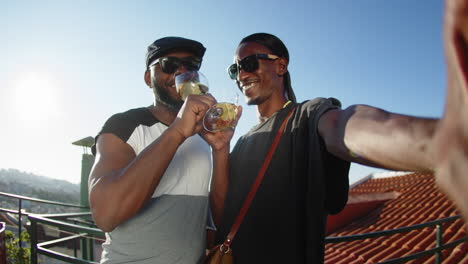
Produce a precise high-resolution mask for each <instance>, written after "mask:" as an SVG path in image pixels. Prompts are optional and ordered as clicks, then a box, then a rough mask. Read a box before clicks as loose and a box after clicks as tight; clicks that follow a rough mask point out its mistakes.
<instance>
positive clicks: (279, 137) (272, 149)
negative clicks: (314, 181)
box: [223, 107, 295, 250]
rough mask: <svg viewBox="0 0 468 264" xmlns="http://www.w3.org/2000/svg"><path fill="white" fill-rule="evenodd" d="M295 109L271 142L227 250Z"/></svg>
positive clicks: (232, 232) (229, 235) (227, 238)
mask: <svg viewBox="0 0 468 264" xmlns="http://www.w3.org/2000/svg"><path fill="white" fill-rule="evenodd" d="M294 109H295V107H293V108H292V109H291V111H290V112H289V114H288V115H287V116H286V118H285V119H284V121H283V123H282V124H281V127H280V128H279V129H278V132H277V133H276V136H275V139H274V140H273V143H272V144H271V147H270V150H269V151H268V154H267V155H266V158H265V161H264V162H263V165H262V167H261V168H260V171H259V172H258V175H257V179H255V182H254V183H253V185H252V187H251V188H250V191H249V194H248V195H247V198H246V199H245V201H244V204H243V205H242V208H241V210H240V212H239V214H238V215H237V217H236V220H235V221H234V224H233V225H232V227H231V230H230V231H229V234H228V235H227V237H226V240H225V241H224V243H223V245H224V246H225V247H226V248H225V250H226V249H228V248H229V246H230V245H231V243H232V240H233V239H234V236H235V235H236V233H237V230H238V229H239V226H240V224H241V223H242V220H244V216H245V214H246V213H247V210H248V209H249V207H250V204H251V203H252V200H253V198H254V197H255V194H256V193H257V189H258V187H259V186H260V183H261V182H262V179H263V176H264V175H265V172H266V170H267V168H268V165H269V164H270V161H271V158H272V157H273V154H274V153H275V149H276V147H277V146H278V142H279V141H280V139H281V135H282V134H283V131H284V129H285V127H286V123H287V122H288V120H289V118H290V117H291V115H292V113H293V112H294Z"/></svg>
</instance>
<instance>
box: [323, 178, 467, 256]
mask: <svg viewBox="0 0 468 264" xmlns="http://www.w3.org/2000/svg"><path fill="white" fill-rule="evenodd" d="M458 214H459V213H458V212H457V210H456V208H455V206H454V204H453V203H452V202H451V201H450V200H449V199H448V198H447V197H446V196H445V195H444V194H443V193H441V192H440V191H439V189H438V188H437V187H436V185H435V179H434V177H433V175H432V174H428V173H407V174H404V175H401V174H400V175H398V176H392V177H382V176H379V177H369V178H368V179H367V180H365V181H361V182H360V183H358V184H356V185H354V186H352V187H351V189H350V193H349V201H348V204H347V205H346V207H345V209H344V210H343V211H342V212H340V213H339V214H337V215H334V216H330V217H329V223H328V227H327V228H328V235H327V236H329V237H337V236H349V235H356V234H363V233H371V232H377V231H383V230H390V229H396V228H401V227H407V226H412V225H416V224H421V223H425V222H429V221H432V220H437V219H441V218H445V217H449V216H455V215H458ZM442 228H443V242H444V243H448V242H452V241H455V240H458V239H461V238H463V237H464V236H466V235H467V233H466V229H465V228H466V226H465V225H464V222H463V220H462V219H457V220H455V221H453V222H450V223H446V224H443V226H442ZM435 241H436V229H435V227H426V228H423V229H419V230H413V231H410V232H407V233H401V234H394V235H391V236H384V237H378V238H368V239H365V240H359V241H352V242H341V243H335V244H327V245H326V251H325V263H327V264H332V263H333V264H345V263H346V264H358V263H359V264H361V263H362V264H371V263H378V262H382V261H385V260H390V259H394V258H398V257H402V256H407V255H411V254H414V253H417V252H420V251H424V250H428V249H431V248H434V247H435V243H436V242H435ZM467 244H468V243H467V242H464V243H461V244H459V245H458V246H456V247H455V248H451V249H447V250H444V251H442V253H443V261H442V263H444V264H452V263H463V264H468V255H467V251H468V245H467ZM407 263H422V264H428V263H435V256H434V255H432V256H429V257H425V258H422V259H420V260H414V261H409V262H407Z"/></svg>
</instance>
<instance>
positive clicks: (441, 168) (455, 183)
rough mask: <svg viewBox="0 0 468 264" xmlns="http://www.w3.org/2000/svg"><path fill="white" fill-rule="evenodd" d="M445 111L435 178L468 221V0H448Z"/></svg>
mask: <svg viewBox="0 0 468 264" xmlns="http://www.w3.org/2000/svg"><path fill="white" fill-rule="evenodd" d="M444 47H445V60H446V65H447V95H446V98H445V111H444V115H443V117H442V120H441V122H440V126H439V127H438V129H437V131H436V136H435V140H434V144H435V148H436V152H435V153H436V180H437V183H438V185H439V186H440V187H441V188H442V189H443V190H444V191H445V192H446V193H447V195H448V196H449V197H450V198H451V199H453V200H454V201H455V204H456V205H457V207H458V209H459V210H460V211H461V213H462V215H463V217H464V218H465V220H466V221H468V191H467V190H468V1H466V0H446V1H445V14H444Z"/></svg>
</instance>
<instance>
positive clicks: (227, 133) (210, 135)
mask: <svg viewBox="0 0 468 264" xmlns="http://www.w3.org/2000/svg"><path fill="white" fill-rule="evenodd" d="M241 115H242V106H237V116H236V120H235V126H234V127H236V126H237V122H239V119H240V117H241ZM233 135H234V129H227V130H221V131H217V132H209V131H207V130H205V129H202V130H201V131H200V136H202V137H203V139H205V141H206V142H207V143H208V144H210V146H211V148H212V149H213V151H214V152H216V151H227V152H229V147H230V145H229V143H230V142H231V139H232V136H233Z"/></svg>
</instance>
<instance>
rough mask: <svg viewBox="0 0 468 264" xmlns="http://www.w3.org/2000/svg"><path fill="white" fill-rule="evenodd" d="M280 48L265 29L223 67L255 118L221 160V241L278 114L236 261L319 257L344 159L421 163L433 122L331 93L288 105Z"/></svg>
mask: <svg viewBox="0 0 468 264" xmlns="http://www.w3.org/2000/svg"><path fill="white" fill-rule="evenodd" d="M288 63H289V53H288V50H287V48H286V46H285V45H284V44H283V42H282V41H281V40H280V39H279V38H277V37H276V36H273V35H271V34H266V33H257V34H253V35H250V36H247V37H245V38H244V39H243V40H242V41H241V42H240V44H239V46H238V47H237V50H236V54H235V60H234V64H232V65H231V66H230V67H229V68H228V73H229V76H230V77H231V79H233V80H234V81H235V82H236V83H237V86H238V88H239V89H240V90H241V91H242V93H243V94H244V96H245V98H246V101H247V104H249V105H255V106H256V107H257V112H258V118H259V124H258V125H257V126H255V127H253V128H252V129H251V130H250V131H249V132H248V133H247V134H245V135H243V136H242V137H240V138H239V140H238V142H237V143H236V145H235V147H234V148H233V150H232V152H231V154H230V158H229V176H228V178H229V186H228V192H227V196H226V200H225V204H224V214H223V222H222V225H221V226H220V228H219V229H218V230H219V231H218V232H217V239H216V240H217V243H222V242H223V241H224V240H225V238H226V236H227V234H228V233H229V231H230V229H231V226H232V225H233V223H234V220H235V219H236V216H237V215H238V214H239V210H240V208H241V207H242V204H243V202H244V200H245V198H246V197H247V194H248V193H249V190H250V188H251V186H252V183H253V182H254V180H255V179H256V177H257V174H258V171H259V170H260V167H261V166H262V164H263V160H264V159H265V156H266V155H267V153H268V151H269V149H270V145H271V144H272V141H273V139H274V137H275V135H276V132H277V131H278V129H279V127H280V125H281V124H282V122H283V120H285V119H286V117H287V115H288V113H289V112H290V111H293V112H292V116H291V117H290V119H289V120H288V121H287V123H286V129H285V131H284V133H283V134H282V137H281V139H280V141H279V144H278V147H277V149H276V151H275V153H274V155H273V158H272V160H271V162H270V165H269V167H268V169H267V171H266V173H265V176H264V178H263V181H262V183H261V185H260V187H259V188H258V191H257V193H256V195H255V197H254V199H253V202H252V204H251V205H250V208H249V209H248V211H247V214H246V216H245V218H244V219H243V222H242V223H241V225H240V227H239V229H238V231H237V234H236V236H235V237H234V239H233V241H232V244H231V248H232V250H233V251H232V252H233V254H234V259H235V262H236V263H322V262H323V260H324V237H325V226H326V223H327V215H328V214H335V213H338V212H339V211H340V210H342V209H343V207H344V206H345V205H346V202H347V197H348V188H349V184H348V170H349V165H350V162H357V163H360V164H364V165H368V166H374V167H380V168H386V169H391V170H401V171H431V170H432V169H433V164H434V163H433V162H434V159H433V153H432V152H431V140H432V137H433V133H434V130H435V129H436V125H437V120H435V119H426V118H417V117H410V116H405V115H399V114H395V113H390V112H386V111H384V110H381V109H378V108H374V107H371V106H366V105H353V106H350V107H348V108H346V109H341V104H340V102H339V101H338V100H337V99H334V98H328V99H327V98H316V99H313V100H309V101H305V102H302V103H297V102H296V98H295V95H294V92H293V90H292V87H291V80H290V74H289V71H288Z"/></svg>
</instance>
